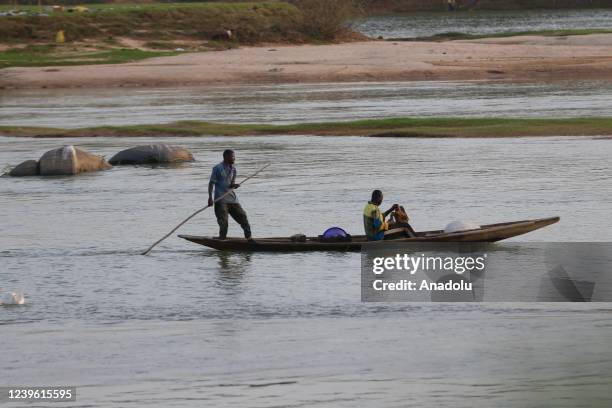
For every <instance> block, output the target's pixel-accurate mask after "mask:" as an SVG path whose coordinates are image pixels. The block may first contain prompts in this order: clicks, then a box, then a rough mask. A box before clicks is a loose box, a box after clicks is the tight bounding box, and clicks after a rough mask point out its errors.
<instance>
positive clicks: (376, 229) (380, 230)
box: [363, 190, 399, 241]
mask: <svg viewBox="0 0 612 408" xmlns="http://www.w3.org/2000/svg"><path fill="white" fill-rule="evenodd" d="M382 202H383V193H382V191H380V190H374V191H372V199H371V200H370V201H369V202H368V203H367V204H366V206H365V208H364V209H363V227H364V229H365V233H366V236H367V237H368V241H380V240H383V239H385V231H387V230H388V229H389V225H388V224H387V223H386V222H385V218H387V216H388V215H389V214H391V211H393V210H397V209H398V208H399V205H397V204H393V207H391V208H389V209H388V210H387V211H385V212H384V213H383V212H381V211H380V205H381V204H382Z"/></svg>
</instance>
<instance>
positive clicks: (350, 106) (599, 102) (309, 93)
mask: <svg viewBox="0 0 612 408" xmlns="http://www.w3.org/2000/svg"><path fill="white" fill-rule="evenodd" d="M402 116H480V117H482V116H496V117H499V116H502V117H571V116H612V83H610V82H608V81H560V82H525V83H500V82H485V81H464V82H450V81H431V82H430V81H418V82H367V83H363V82H359V83H331V84H291V85H251V86H244V85H240V86H218V87H207V88H159V89H148V88H147V89H123V88H118V89H94V90H87V91H83V90H78V89H73V90H66V89H61V90H51V89H46V90H24V91H5V92H3V93H2V94H0V123H2V124H4V125H19V126H50V127H64V128H65V127H68V128H75V127H86V126H101V125H109V124H113V125H128V124H143V123H166V122H172V121H178V120H204V121H213V122H227V123H243V122H246V123H292V122H313V121H315V122H316V121H330V120H355V119H368V118H383V117H402Z"/></svg>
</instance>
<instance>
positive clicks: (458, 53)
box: [0, 34, 612, 88]
mask: <svg viewBox="0 0 612 408" xmlns="http://www.w3.org/2000/svg"><path fill="white" fill-rule="evenodd" d="M577 78H588V79H612V34H593V35H584V36H571V37H539V36H521V37H508V38H488V39H487V38H485V39H478V40H466V41H447V42H387V41H365V42H354V43H346V44H333V45H302V46H276V45H275V46H265V47H245V48H240V49H233V50H227V51H218V52H202V53H189V54H183V55H178V56H173V57H161V58H152V59H149V60H145V61H140V62H134V63H127V64H120V65H92V66H87V67H85V66H69V67H53V68H44V67H37V68H8V69H4V70H1V71H0V87H3V88H41V87H47V88H69V87H114V86H127V87H130V86H170V85H173V86H177V85H196V84H197V85H206V84H216V85H218V84H233V83H261V82H266V83H291V82H326V81H384V80H473V79H495V80H530V79H539V80H557V79H577Z"/></svg>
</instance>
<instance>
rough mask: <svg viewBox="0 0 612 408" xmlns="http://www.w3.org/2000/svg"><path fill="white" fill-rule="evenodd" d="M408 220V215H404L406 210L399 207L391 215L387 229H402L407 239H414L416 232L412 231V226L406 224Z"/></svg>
mask: <svg viewBox="0 0 612 408" xmlns="http://www.w3.org/2000/svg"><path fill="white" fill-rule="evenodd" d="M409 221H410V218H408V214H406V210H404V207H403V206H401V205H400V206H399V207H398V208H397V209H396V210H395V211H393V213H392V214H391V219H390V222H389V229H396V228H403V229H404V234H405V235H406V236H407V237H416V232H415V231H414V229H412V226H411V225H410V224H409V223H408V222H409Z"/></svg>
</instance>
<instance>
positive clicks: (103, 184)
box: [0, 135, 612, 407]
mask: <svg viewBox="0 0 612 408" xmlns="http://www.w3.org/2000/svg"><path fill="white" fill-rule="evenodd" d="M160 141H164V142H170V143H176V144H180V145H182V146H185V147H187V148H189V149H191V150H192V151H193V152H194V155H195V157H196V159H197V161H196V162H194V163H189V164H185V165H182V166H176V167H151V166H139V167H115V168H113V169H111V170H109V171H105V172H100V173H93V174H85V175H81V176H77V177H57V178H48V179H43V178H37V177H34V178H24V179H11V178H5V177H3V178H0V206H1V208H2V211H1V212H0V225H1V226H2V234H1V235H0V263H1V269H0V291H3V292H4V291H7V290H19V291H23V292H24V293H25V296H26V304H25V305H23V306H12V307H7V306H4V307H2V306H0V330H1V332H2V339H3V341H2V352H1V353H0V364H1V365H2V367H4V368H5V369H3V370H2V374H0V378H1V380H0V383H3V384H5V385H60V384H65V385H76V386H77V387H78V391H77V395H78V397H77V398H78V400H77V403H75V405H77V406H91V407H104V406H109V405H114V406H126V407H128V406H129V407H139V406H150V405H151V404H155V405H167V406H202V405H204V404H205V405H211V406H233V407H236V406H238V407H240V406H244V407H258V406H262V407H263V406H294V407H297V406H313V405H321V406H347V407H348V406H355V405H364V404H365V405H372V406H388V407H395V406H406V405H421V406H440V407H455V406H457V405H459V406H467V405H469V406H479V407H489V406H492V405H495V406H510V407H524V406H556V407H577V406H590V407H606V406H609V403H610V397H609V385H610V383H612V350H611V349H610V344H611V341H612V323H611V320H610V317H611V316H612V315H611V312H612V307H611V306H610V303H599V304H587V305H584V304H527V303H518V304H506V303H485V304H478V305H470V304H421V303H419V304H409V303H408V304H407V303H396V304H391V303H382V304H368V303H361V302H360V255H359V254H331V253H312V254H251V255H248V254H232V253H223V252H217V251H214V250H208V249H205V248H203V247H198V246H197V245H195V244H192V243H189V242H186V241H183V240H181V239H179V238H177V237H172V238H169V239H168V240H167V241H165V242H164V243H163V244H161V245H160V246H159V247H158V248H157V249H156V250H154V252H153V253H152V254H151V255H150V256H141V255H138V252H139V251H142V250H143V249H145V248H146V247H147V246H148V245H150V244H151V243H152V242H153V241H155V240H156V239H158V238H159V237H161V236H162V235H164V234H165V233H166V232H167V231H168V230H169V229H171V228H172V227H173V226H174V225H176V224H177V223H178V222H179V221H181V220H182V219H183V218H185V217H186V216H187V215H189V214H190V213H191V212H192V211H193V210H195V209H197V208H199V207H201V206H203V205H204V202H205V199H206V192H205V190H206V183H207V177H208V175H209V172H210V168H211V166H212V165H214V164H215V163H217V162H218V161H219V158H220V152H221V151H222V150H223V149H225V148H233V149H235V150H236V152H237V164H238V168H239V173H240V174H241V175H242V176H243V177H244V176H246V175H247V174H249V173H251V172H252V171H254V170H256V169H257V168H259V167H260V166H261V165H262V164H263V163H266V162H270V163H272V166H271V167H269V168H268V169H267V170H266V171H265V172H264V173H262V174H261V175H260V176H258V177H257V178H256V179H254V180H251V181H249V182H248V183H246V184H245V185H244V186H243V187H242V188H241V189H240V190H239V194H238V196H239V198H240V200H241V202H242V204H243V205H244V207H245V209H246V210H247V211H248V214H249V217H250V220H251V224H252V227H253V230H254V234H255V237H262V236H274V235H288V234H293V233H298V232H303V233H306V234H319V233H321V232H322V231H323V230H324V229H325V228H327V227H329V226H332V225H339V226H342V227H344V228H345V229H347V230H348V231H349V232H352V233H359V232H360V231H361V210H362V207H363V205H364V203H365V202H366V201H367V199H368V196H369V192H370V191H371V190H372V189H373V188H381V189H383V190H384V191H385V192H386V197H387V199H386V204H391V203H393V202H400V203H402V204H403V205H404V206H405V207H406V208H407V210H408V212H409V213H410V215H411V218H412V222H413V225H414V227H415V228H416V229H433V228H436V229H437V228H442V227H444V225H446V223H448V222H450V221H452V220H457V219H460V220H472V221H474V222H477V223H489V222H501V221H510V220H517V219H526V218H535V217H544V216H552V215H559V216H561V222H560V223H558V224H555V225H553V226H550V227H548V228H546V229H542V230H539V231H537V232H534V233H532V234H529V235H525V236H523V237H520V239H515V241H521V242H526V243H529V242H550V241H553V242H554V241H609V240H610V239H612V232H611V229H610V228H609V222H608V221H607V220H608V219H609V214H610V210H611V209H612V208H611V204H610V200H609V197H610V196H611V195H612V185H611V184H610V182H609V175H610V172H611V170H612V159H611V158H610V157H611V153H612V144H611V140H610V139H603V138H583V137H564V138H555V137H552V138H517V139H465V140H456V139H440V140H436V139H379V138H363V137H312V136H307V135H305V136H294V137H236V138H234V137H229V138H223V137H190V138H178V139H168V140H163V139H146V138H140V139H139V138H125V139H123V138H122V139H111V138H91V139H14V138H0V147H1V148H0V165H2V166H3V165H5V164H15V163H17V162H19V161H21V160H25V159H28V158H37V157H38V156H39V155H40V154H42V153H43V152H44V151H46V150H48V149H51V148H54V147H57V146H60V145H63V144H75V145H78V146H80V147H82V148H85V149H86V150H88V151H91V152H94V153H99V154H105V155H107V156H110V155H112V154H113V153H115V152H117V151H119V150H121V149H123V148H126V147H129V146H134V145H137V144H146V143H153V142H160ZM239 178H240V177H239ZM383 206H384V205H383ZM181 232H182V233H188V234H210V235H212V234H215V233H216V226H215V220H214V217H213V215H212V213H211V212H205V213H203V214H202V215H200V216H199V217H198V218H196V219H195V220H193V221H192V222H191V223H189V224H187V225H186V226H185V227H184V228H183V229H182V230H181ZM238 234H239V228H238V227H237V226H236V225H235V224H231V226H230V235H238ZM500 245H503V244H500Z"/></svg>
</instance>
